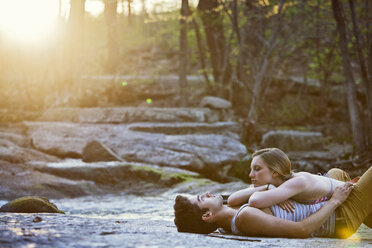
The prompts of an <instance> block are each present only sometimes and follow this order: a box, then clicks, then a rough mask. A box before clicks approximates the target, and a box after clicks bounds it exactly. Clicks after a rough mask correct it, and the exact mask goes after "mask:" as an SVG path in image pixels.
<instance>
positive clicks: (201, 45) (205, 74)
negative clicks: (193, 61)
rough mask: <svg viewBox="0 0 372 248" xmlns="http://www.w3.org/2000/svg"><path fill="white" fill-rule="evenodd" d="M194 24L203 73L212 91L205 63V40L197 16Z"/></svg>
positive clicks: (208, 89)
mask: <svg viewBox="0 0 372 248" xmlns="http://www.w3.org/2000/svg"><path fill="white" fill-rule="evenodd" d="M192 24H193V26H194V31H195V37H196V43H197V44H198V50H199V58H200V65H201V69H202V73H203V76H204V80H205V83H206V85H207V91H208V92H211V91H212V89H211V82H210V81H209V77H208V73H207V66H206V63H205V49H204V46H203V42H202V39H201V36H200V30H199V25H198V23H197V22H196V20H195V18H193V19H192Z"/></svg>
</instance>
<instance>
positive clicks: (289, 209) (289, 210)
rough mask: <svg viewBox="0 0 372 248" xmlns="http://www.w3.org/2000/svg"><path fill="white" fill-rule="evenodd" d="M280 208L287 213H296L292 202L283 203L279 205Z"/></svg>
mask: <svg viewBox="0 0 372 248" xmlns="http://www.w3.org/2000/svg"><path fill="white" fill-rule="evenodd" d="M278 206H279V207H280V208H281V209H283V210H285V211H286V212H287V213H293V212H294V211H295V206H294V205H293V203H292V202H291V201H290V200H285V201H283V202H281V203H278Z"/></svg>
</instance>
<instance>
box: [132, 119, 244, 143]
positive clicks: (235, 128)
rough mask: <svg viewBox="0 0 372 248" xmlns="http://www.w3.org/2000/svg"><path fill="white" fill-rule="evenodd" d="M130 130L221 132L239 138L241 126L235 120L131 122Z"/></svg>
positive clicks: (180, 132) (169, 132)
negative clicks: (214, 121) (210, 121)
mask: <svg viewBox="0 0 372 248" xmlns="http://www.w3.org/2000/svg"><path fill="white" fill-rule="evenodd" d="M128 128H129V129H130V130H133V131H138V132H150V133H163V134H170V135H181V134H222V135H226V136H229V137H231V138H235V139H240V134H241V133H242V127H241V125H239V124H238V123H236V122H231V121H230V122H216V123H195V122H183V123H133V124H130V125H129V126H128Z"/></svg>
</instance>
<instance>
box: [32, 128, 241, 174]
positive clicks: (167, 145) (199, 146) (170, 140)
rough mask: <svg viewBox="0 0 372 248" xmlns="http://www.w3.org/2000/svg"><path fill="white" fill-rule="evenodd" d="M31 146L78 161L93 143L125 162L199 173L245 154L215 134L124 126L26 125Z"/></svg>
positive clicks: (228, 139)
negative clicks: (181, 132) (146, 129)
mask: <svg viewBox="0 0 372 248" xmlns="http://www.w3.org/2000/svg"><path fill="white" fill-rule="evenodd" d="M25 125H26V126H27V128H28V132H27V133H28V136H29V137H30V139H31V141H32V144H33V146H34V147H35V148H36V149H38V150H40V151H43V152H46V153H50V154H54V155H56V156H60V157H75V158H81V157H82V151H83V149H84V147H85V146H86V144H87V143H88V142H89V141H90V140H91V139H92V137H94V139H96V140H98V141H100V142H102V143H103V144H105V145H107V146H108V147H109V148H110V149H112V150H113V151H114V152H115V153H116V154H117V155H118V156H119V157H121V158H122V159H123V160H125V161H133V162H143V163H147V164H157V165H161V166H170V167H180V168H188V169H191V170H194V171H203V170H209V169H215V168H219V167H221V166H224V165H226V164H228V163H232V162H234V161H238V160H239V159H240V157H241V156H243V155H244V154H245V153H246V148H245V146H244V145H243V144H242V143H240V142H239V141H238V140H236V139H233V138H230V137H228V136H224V135H219V134H189V135H165V134H160V133H143V132H135V131H131V130H129V129H128V125H125V124H116V125H115V124H78V123H62V122H53V123H51V122H28V123H25Z"/></svg>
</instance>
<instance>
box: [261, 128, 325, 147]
mask: <svg viewBox="0 0 372 248" xmlns="http://www.w3.org/2000/svg"><path fill="white" fill-rule="evenodd" d="M323 139H324V137H323V135H322V133H320V132H302V131H294V130H277V131H270V132H267V133H265V134H264V135H263V137H262V147H277V148H280V149H282V150H283V151H286V152H288V151H304V150H322V149H323V148H324V141H323Z"/></svg>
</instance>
